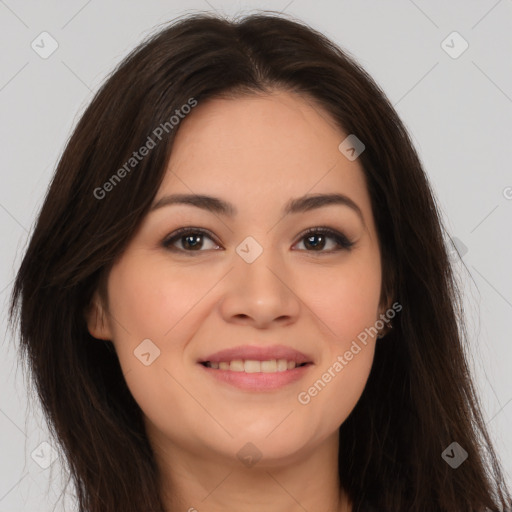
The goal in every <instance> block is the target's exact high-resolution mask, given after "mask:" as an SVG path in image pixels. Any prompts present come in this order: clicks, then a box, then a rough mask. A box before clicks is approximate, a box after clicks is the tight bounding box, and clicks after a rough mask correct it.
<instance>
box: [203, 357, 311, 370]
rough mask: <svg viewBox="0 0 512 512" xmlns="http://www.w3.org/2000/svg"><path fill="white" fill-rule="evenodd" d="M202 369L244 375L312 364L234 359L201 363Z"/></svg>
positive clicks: (282, 360)
mask: <svg viewBox="0 0 512 512" xmlns="http://www.w3.org/2000/svg"><path fill="white" fill-rule="evenodd" d="M200 364H202V365H203V366H204V367H206V368H212V369H214V370H226V371H231V372H245V373H279V372H286V371H289V370H294V369H295V368H300V367H302V366H308V365H310V364H312V363H299V364H297V363H296V362H295V361H288V360H286V359H270V360H267V361H257V360H255V359H245V360H242V359H235V360H233V361H221V362H211V361H204V362H201V363H200Z"/></svg>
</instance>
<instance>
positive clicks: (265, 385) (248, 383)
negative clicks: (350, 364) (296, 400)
mask: <svg viewBox="0 0 512 512" xmlns="http://www.w3.org/2000/svg"><path fill="white" fill-rule="evenodd" d="M199 366H201V368H203V370H205V371H206V372H207V374H208V375H211V376H212V377H214V378H216V379H219V380H221V381H223V382H226V383H228V384H231V385H232V386H235V387H237V388H239V389H243V390H247V391H273V390H275V389H279V388H282V387H283V386H286V385H287V384H291V383H292V382H295V381H297V380H299V379H301V378H302V377H304V375H305V374H306V372H307V371H308V370H309V368H310V367H311V366H313V365H312V364H306V365H304V366H299V367H297V368H294V369H293V370H285V371H283V372H275V373H263V372H257V373H246V372H233V371H231V370H219V369H216V368H208V367H206V366H204V365H202V364H200V365H199Z"/></svg>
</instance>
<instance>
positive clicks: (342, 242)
mask: <svg viewBox="0 0 512 512" xmlns="http://www.w3.org/2000/svg"><path fill="white" fill-rule="evenodd" d="M191 234H193V235H198V234H199V235H206V236H207V237H208V238H210V239H211V240H212V241H213V242H214V243H216V244H217V245H220V244H219V243H218V242H217V241H216V237H215V236H214V235H213V233H211V232H210V231H208V230H207V229H204V228H192V227H187V228H180V229H178V230H176V231H174V232H173V233H171V234H170V235H169V236H167V237H166V238H165V239H164V240H163V242H162V245H163V247H164V248H165V249H167V250H169V251H173V252H182V253H189V254H190V253H192V254H190V255H194V253H200V252H205V251H204V250H201V249H199V250H186V249H180V248H177V247H172V244H173V243H175V242H176V241H179V240H180V239H182V238H184V237H185V236H186V235H191ZM317 234H321V235H325V236H327V237H329V238H332V239H333V240H334V241H335V242H336V244H337V245H338V248H336V249H331V250H328V251H325V250H319V251H315V250H305V252H310V253H314V254H315V253H317V254H318V253H327V254H332V253H334V252H338V251H342V250H347V251H348V250H350V249H351V248H352V246H353V245H354V242H352V241H350V240H349V239H348V238H347V237H346V236H345V235H343V234H342V233H340V232H339V231H336V230H334V229H332V228H329V227H326V226H318V227H313V228H309V229H307V230H306V231H304V232H303V233H301V235H300V238H299V242H301V241H303V240H304V239H305V238H308V237H310V236H312V235H317ZM294 245H295V244H294Z"/></svg>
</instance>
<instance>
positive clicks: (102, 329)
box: [85, 291, 112, 340]
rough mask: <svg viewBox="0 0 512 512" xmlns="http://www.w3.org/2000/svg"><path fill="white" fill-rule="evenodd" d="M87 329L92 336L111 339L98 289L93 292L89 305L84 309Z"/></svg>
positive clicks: (105, 312) (108, 324)
mask: <svg viewBox="0 0 512 512" xmlns="http://www.w3.org/2000/svg"><path fill="white" fill-rule="evenodd" d="M85 320H86V322H87V330H88V331H89V334H90V335H91V336H92V337H93V338H98V339H100V340H111V339H112V332H111V329H110V323H109V321H108V315H107V310H106V308H105V307H104V306H103V301H102V299H101V297H100V296H99V293H98V291H95V292H94V295H93V297H92V299H91V302H90V304H89V307H88V308H87V310H86V311H85Z"/></svg>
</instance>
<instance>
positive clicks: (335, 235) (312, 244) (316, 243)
mask: <svg viewBox="0 0 512 512" xmlns="http://www.w3.org/2000/svg"><path fill="white" fill-rule="evenodd" d="M302 240H303V241H304V242H303V243H304V247H306V250H307V251H308V252H335V251H339V250H342V249H346V250H348V249H350V248H351V247H352V246H353V245H354V243H353V242H351V241H350V240H348V238H347V237H346V236H345V235H343V234H342V233H340V232H339V231H336V230H334V229H331V228H326V227H318V228H310V229H308V230H307V231H306V233H303V234H302V238H301V241H302ZM329 240H331V242H330V243H329ZM326 246H328V247H329V248H328V249H327V250H324V249H325V247H326Z"/></svg>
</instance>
